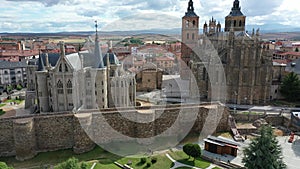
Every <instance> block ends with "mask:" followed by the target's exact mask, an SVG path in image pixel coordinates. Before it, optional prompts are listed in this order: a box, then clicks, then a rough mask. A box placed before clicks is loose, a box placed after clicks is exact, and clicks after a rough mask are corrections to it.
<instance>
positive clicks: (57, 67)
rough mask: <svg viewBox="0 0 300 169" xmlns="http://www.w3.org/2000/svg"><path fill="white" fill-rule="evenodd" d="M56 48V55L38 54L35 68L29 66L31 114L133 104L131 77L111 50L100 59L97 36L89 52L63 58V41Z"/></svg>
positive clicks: (133, 81) (132, 82)
mask: <svg viewBox="0 0 300 169" xmlns="http://www.w3.org/2000/svg"><path fill="white" fill-rule="evenodd" d="M60 48H61V50H60V51H63V52H61V53H60V54H59V55H57V54H42V55H40V57H39V59H38V61H37V65H38V66H37V68H36V66H30V65H29V67H28V71H29V72H28V75H31V77H28V79H29V80H28V81H29V84H28V86H29V88H28V92H27V93H28V95H27V100H26V102H27V103H26V107H27V108H29V107H31V106H32V105H33V104H37V110H35V111H39V112H62V111H72V110H73V111H76V110H79V109H80V110H85V109H103V108H110V107H129V106H134V105H135V97H136V87H135V86H136V82H135V78H134V76H133V75H130V74H126V73H125V71H123V67H122V65H121V64H120V63H119V61H118V59H117V57H116V55H115V54H114V53H113V52H112V51H111V50H110V51H108V53H106V54H105V56H104V57H102V52H101V49H100V45H99V40H98V34H97V33H96V38H95V48H94V50H92V51H83V52H79V53H73V54H70V55H65V52H64V51H65V50H64V43H63V42H61V43H60ZM33 65H34V64H33ZM35 69H37V70H36V71H35ZM30 72H31V73H32V72H34V73H33V74H30ZM31 83H33V84H31ZM30 86H35V88H32V87H30ZM33 94H35V96H36V98H37V99H36V100H37V103H35V97H32V95H33Z"/></svg>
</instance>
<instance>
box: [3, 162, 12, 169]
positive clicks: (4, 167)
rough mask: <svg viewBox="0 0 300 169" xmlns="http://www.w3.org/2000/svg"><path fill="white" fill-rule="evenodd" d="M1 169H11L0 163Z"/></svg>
mask: <svg viewBox="0 0 300 169" xmlns="http://www.w3.org/2000/svg"><path fill="white" fill-rule="evenodd" d="M0 168H1V169H13V168H12V167H8V166H7V165H6V163H5V162H0Z"/></svg>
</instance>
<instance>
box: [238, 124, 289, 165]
mask: <svg viewBox="0 0 300 169" xmlns="http://www.w3.org/2000/svg"><path fill="white" fill-rule="evenodd" d="M242 162H243V163H244V164H245V167H247V168H249V169H256V168H261V169H285V168H286V165H285V164H284V162H283V160H282V152H281V147H280V145H279V144H278V141H277V140H276V137H275V136H274V135H273V130H272V127H271V126H263V127H262V128H261V129H260V137H257V138H255V139H253V140H252V142H251V144H250V145H249V147H247V148H246V149H245V150H244V157H243V160H242Z"/></svg>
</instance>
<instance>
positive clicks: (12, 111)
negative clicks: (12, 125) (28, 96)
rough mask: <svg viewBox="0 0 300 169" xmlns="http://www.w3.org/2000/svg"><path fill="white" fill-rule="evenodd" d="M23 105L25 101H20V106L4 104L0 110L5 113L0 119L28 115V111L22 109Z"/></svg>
mask: <svg viewBox="0 0 300 169" xmlns="http://www.w3.org/2000/svg"><path fill="white" fill-rule="evenodd" d="M24 105H25V101H22V102H21V104H14V105H11V104H10V103H6V105H5V106H3V107H1V109H3V110H4V111H5V112H6V113H5V114H3V115H2V116H0V118H7V117H17V116H24V115H28V114H30V111H29V110H26V109H24Z"/></svg>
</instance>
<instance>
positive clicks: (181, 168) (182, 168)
mask: <svg viewBox="0 0 300 169" xmlns="http://www.w3.org/2000/svg"><path fill="white" fill-rule="evenodd" d="M176 169H191V167H178V168H176Z"/></svg>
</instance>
